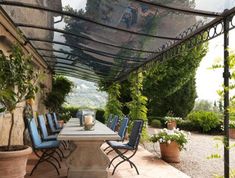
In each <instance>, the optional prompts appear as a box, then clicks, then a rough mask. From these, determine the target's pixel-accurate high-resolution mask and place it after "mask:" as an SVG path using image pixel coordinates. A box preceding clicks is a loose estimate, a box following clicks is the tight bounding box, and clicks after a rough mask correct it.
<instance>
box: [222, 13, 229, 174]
mask: <svg viewBox="0 0 235 178" xmlns="http://www.w3.org/2000/svg"><path fill="white" fill-rule="evenodd" d="M228 18H229V17H225V18H224V74H223V77H224V177H225V178H229V172H230V171H229V110H228V108H229V78H230V72H229V51H228V47H229V19H228Z"/></svg>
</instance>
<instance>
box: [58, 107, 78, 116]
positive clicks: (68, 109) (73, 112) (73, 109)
mask: <svg viewBox="0 0 235 178" xmlns="http://www.w3.org/2000/svg"><path fill="white" fill-rule="evenodd" d="M79 109H80V108H79V107H63V109H62V113H68V112H69V113H70V116H71V117H76V114H77V111H78V110H79Z"/></svg>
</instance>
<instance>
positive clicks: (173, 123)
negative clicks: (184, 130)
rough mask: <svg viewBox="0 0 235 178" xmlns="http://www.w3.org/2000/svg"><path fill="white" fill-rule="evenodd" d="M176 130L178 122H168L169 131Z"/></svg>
mask: <svg viewBox="0 0 235 178" xmlns="http://www.w3.org/2000/svg"><path fill="white" fill-rule="evenodd" d="M174 128H177V124H176V121H169V122H167V129H169V130H173V129H174Z"/></svg>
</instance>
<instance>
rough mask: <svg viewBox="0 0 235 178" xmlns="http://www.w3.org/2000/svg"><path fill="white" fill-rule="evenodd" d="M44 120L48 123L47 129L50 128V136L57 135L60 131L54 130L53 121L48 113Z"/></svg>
mask: <svg viewBox="0 0 235 178" xmlns="http://www.w3.org/2000/svg"><path fill="white" fill-rule="evenodd" d="M46 118H47V121H48V125H49V128H50V130H51V133H52V134H57V133H59V132H60V130H61V129H56V128H55V126H54V123H53V119H52V117H51V114H50V113H47V114H46Z"/></svg>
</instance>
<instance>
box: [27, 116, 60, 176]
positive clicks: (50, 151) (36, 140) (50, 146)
mask: <svg viewBox="0 0 235 178" xmlns="http://www.w3.org/2000/svg"><path fill="white" fill-rule="evenodd" d="M28 130H29V135H30V138H31V141H32V147H33V151H34V153H35V155H36V156H37V157H38V158H39V160H38V161H37V163H36V164H35V166H34V167H33V169H32V171H31V173H30V176H31V175H32V174H33V172H34V171H35V169H36V168H37V167H38V165H39V164H40V163H42V162H48V163H50V164H51V165H52V166H53V167H54V168H55V169H56V171H57V174H58V175H59V174H60V173H59V170H58V168H57V166H56V165H55V164H54V163H53V162H52V161H51V160H50V159H54V160H55V161H56V162H57V164H58V166H59V168H61V165H60V163H59V161H58V160H57V158H56V157H54V153H56V154H58V152H57V150H56V149H58V148H59V146H60V142H59V141H56V140H54V141H45V142H43V141H42V140H41V137H40V135H39V132H38V128H37V125H36V123H35V120H34V118H32V119H28ZM37 151H41V152H42V155H39V154H38V153H37ZM58 155H59V154H58Z"/></svg>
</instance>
